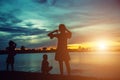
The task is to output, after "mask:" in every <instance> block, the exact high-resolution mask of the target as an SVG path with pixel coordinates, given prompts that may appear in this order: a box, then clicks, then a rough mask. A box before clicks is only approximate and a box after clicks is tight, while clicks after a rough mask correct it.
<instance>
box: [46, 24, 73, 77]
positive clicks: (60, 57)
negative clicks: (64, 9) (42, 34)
mask: <svg viewBox="0 0 120 80" xmlns="http://www.w3.org/2000/svg"><path fill="white" fill-rule="evenodd" d="M71 35H72V33H71V32H70V31H69V30H68V29H67V28H66V27H65V25H64V24H60V25H59V30H54V31H52V32H50V33H49V34H48V36H49V37H50V38H51V39H53V38H54V37H56V38H57V39H58V44H57V51H56V55H55V60H57V61H58V62H59V66H60V73H61V75H62V74H63V62H65V65H66V68H67V72H68V75H69V74H70V72H71V69H70V64H69V60H70V56H69V53H68V50H67V39H69V38H71Z"/></svg>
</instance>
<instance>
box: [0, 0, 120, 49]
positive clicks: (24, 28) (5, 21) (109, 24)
mask: <svg viewBox="0 0 120 80" xmlns="http://www.w3.org/2000/svg"><path fill="white" fill-rule="evenodd" d="M60 23H63V24H65V25H66V26H67V28H68V29H69V30H70V31H71V32H72V38H71V39H70V40H69V41H68V43H69V47H74V46H84V47H92V48H94V47H96V46H97V44H98V45H99V43H100V44H103V45H106V46H108V47H112V48H113V47H114V48H118V47H120V0H0V49H5V47H7V46H8V41H9V40H13V41H15V42H16V43H17V47H20V46H22V45H24V46H25V47H28V48H38V47H49V46H56V42H57V40H56V39H53V40H51V39H49V37H48V36H47V34H48V33H49V32H50V31H53V30H55V29H58V25H59V24H60Z"/></svg>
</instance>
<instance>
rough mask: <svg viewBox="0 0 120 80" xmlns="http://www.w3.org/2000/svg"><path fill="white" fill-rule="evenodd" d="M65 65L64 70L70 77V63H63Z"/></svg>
mask: <svg viewBox="0 0 120 80" xmlns="http://www.w3.org/2000/svg"><path fill="white" fill-rule="evenodd" d="M65 65H66V69H67V72H68V75H70V73H71V68H70V63H69V61H65Z"/></svg>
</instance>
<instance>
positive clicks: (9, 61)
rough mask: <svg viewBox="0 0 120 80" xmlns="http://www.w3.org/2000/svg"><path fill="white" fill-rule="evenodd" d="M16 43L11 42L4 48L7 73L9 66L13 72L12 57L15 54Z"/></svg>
mask: <svg viewBox="0 0 120 80" xmlns="http://www.w3.org/2000/svg"><path fill="white" fill-rule="evenodd" d="M15 48H16V43H15V42H13V41H9V46H8V47H7V48H6V51H7V53H8V56H7V60H6V64H7V67H6V68H7V71H8V70H9V65H11V70H12V71H14V56H15V55H16V53H15Z"/></svg>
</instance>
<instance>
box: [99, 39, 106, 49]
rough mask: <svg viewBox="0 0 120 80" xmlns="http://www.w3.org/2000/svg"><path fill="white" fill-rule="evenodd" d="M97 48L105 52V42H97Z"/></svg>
mask: <svg viewBox="0 0 120 80" xmlns="http://www.w3.org/2000/svg"><path fill="white" fill-rule="evenodd" d="M97 47H98V49H99V50H106V49H107V43H106V42H105V41H99V42H97Z"/></svg>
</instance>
